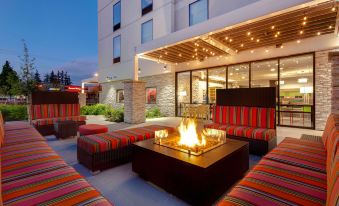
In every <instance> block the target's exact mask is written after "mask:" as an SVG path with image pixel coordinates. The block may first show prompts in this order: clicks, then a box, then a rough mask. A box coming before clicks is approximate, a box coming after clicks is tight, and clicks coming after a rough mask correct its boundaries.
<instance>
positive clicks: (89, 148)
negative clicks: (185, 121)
mask: <svg viewBox="0 0 339 206" xmlns="http://www.w3.org/2000/svg"><path fill="white" fill-rule="evenodd" d="M163 129H167V130H169V131H170V132H171V131H174V128H172V127H166V126H160V125H150V126H145V127H140V128H132V129H126V130H117V131H113V132H109V133H101V134H95V135H88V136H82V137H80V138H78V147H80V148H82V149H83V150H85V151H86V152H88V153H89V154H94V153H99V152H106V151H111V150H114V149H117V148H121V147H126V146H128V145H131V144H132V143H134V142H137V141H141V140H145V139H150V138H154V133H155V131H157V130H163Z"/></svg>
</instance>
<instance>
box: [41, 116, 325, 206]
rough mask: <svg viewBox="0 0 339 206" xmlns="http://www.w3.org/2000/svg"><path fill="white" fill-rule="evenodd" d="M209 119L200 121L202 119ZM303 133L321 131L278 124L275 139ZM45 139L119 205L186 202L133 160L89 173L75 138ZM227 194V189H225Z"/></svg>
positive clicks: (99, 119) (99, 120) (167, 121)
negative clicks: (145, 176) (140, 173)
mask: <svg viewBox="0 0 339 206" xmlns="http://www.w3.org/2000/svg"><path fill="white" fill-rule="evenodd" d="M87 119H88V120H87V124H91V123H96V124H102V125H107V126H108V127H109V131H114V130H119V129H126V128H132V127H141V126H146V125H154V124H158V125H166V126H172V127H177V126H178V125H179V124H180V121H181V118H179V117H163V118H157V119H148V120H147V121H146V123H143V124H135V125H131V124H126V123H112V122H108V121H105V118H104V117H103V116H88V117H87ZM203 122H205V123H207V122H208V121H201V122H200V124H199V126H200V127H201V126H202V123H203ZM302 134H309V135H321V134H322V132H321V131H315V130H308V129H298V128H288V127H278V128H277V136H278V143H279V142H281V141H282V140H283V139H284V137H296V138H299V137H300V136H301V135H302ZM46 138H47V143H48V144H49V145H50V146H51V147H52V148H53V149H54V150H55V151H56V152H57V153H58V154H59V155H61V156H62V158H63V159H64V160H65V161H66V163H68V164H69V165H71V166H72V167H74V168H75V169H76V170H77V171H78V172H79V173H80V174H81V175H83V176H84V177H85V179H86V180H88V182H89V183H90V184H92V185H93V186H94V187H95V188H96V189H98V190H99V191H100V192H101V193H102V194H103V195H104V196H105V197H106V198H107V199H109V200H110V201H111V202H114V203H115V204H116V205H119V206H134V205H149V206H151V205H159V204H160V203H161V205H168V206H173V205H187V203H185V202H183V201H182V200H180V199H178V198H176V197H175V196H173V195H171V194H169V193H167V192H166V191H164V190H162V189H161V188H159V187H157V186H155V185H153V184H151V183H149V182H146V181H144V180H143V179H141V178H140V177H139V176H138V175H137V174H136V173H134V172H133V171H132V164H131V163H127V164H124V165H121V166H118V167H115V168H112V169H108V170H105V171H102V172H100V173H98V174H95V175H92V174H91V172H90V171H89V170H88V169H87V168H85V167H84V166H83V165H81V164H79V163H78V161H77V157H76V148H77V145H76V139H74V138H72V139H66V140H57V139H56V138H55V136H53V135H52V136H47V137H46ZM260 158H261V157H259V156H255V155H250V166H251V167H252V166H253V165H254V164H256V163H258V161H259V160H260ZM225 194H226V192H225Z"/></svg>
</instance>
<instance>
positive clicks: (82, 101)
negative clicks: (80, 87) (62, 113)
mask: <svg viewBox="0 0 339 206" xmlns="http://www.w3.org/2000/svg"><path fill="white" fill-rule="evenodd" d="M78 97H79V104H80V107H83V106H85V105H86V97H87V95H86V94H85V93H79V95H78Z"/></svg>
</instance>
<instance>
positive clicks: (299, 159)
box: [264, 140, 326, 173]
mask: <svg viewBox="0 0 339 206" xmlns="http://www.w3.org/2000/svg"><path fill="white" fill-rule="evenodd" d="M296 141H297V140H296ZM286 142H287V143H286ZM286 142H285V140H284V141H282V142H281V143H280V144H279V146H278V147H276V148H275V149H273V150H272V151H271V152H270V153H269V154H267V155H266V156H265V157H264V158H266V159H270V160H274V161H278V162H282V163H286V164H290V165H294V166H298V167H302V168H305V169H309V170H313V171H317V172H321V173H326V152H325V150H324V149H322V150H321V149H319V148H316V149H312V147H311V148H308V149H305V145H307V144H306V143H305V142H307V140H303V141H300V142H299V144H291V143H289V142H291V141H290V140H287V141H286ZM309 142H311V141H309ZM302 143H305V144H302ZM308 147H309V146H308Z"/></svg>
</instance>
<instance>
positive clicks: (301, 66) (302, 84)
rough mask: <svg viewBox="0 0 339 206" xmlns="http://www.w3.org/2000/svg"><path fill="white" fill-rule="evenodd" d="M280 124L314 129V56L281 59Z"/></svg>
mask: <svg viewBox="0 0 339 206" xmlns="http://www.w3.org/2000/svg"><path fill="white" fill-rule="evenodd" d="M279 95H280V98H279V100H280V104H279V105H280V124H281V125H289V126H297V127H313V126H314V125H313V120H312V119H313V118H312V116H313V115H312V111H313V106H314V105H313V98H314V89H313V55H312V54H309V55H303V56H295V57H289V58H282V59H280V91H279Z"/></svg>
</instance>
